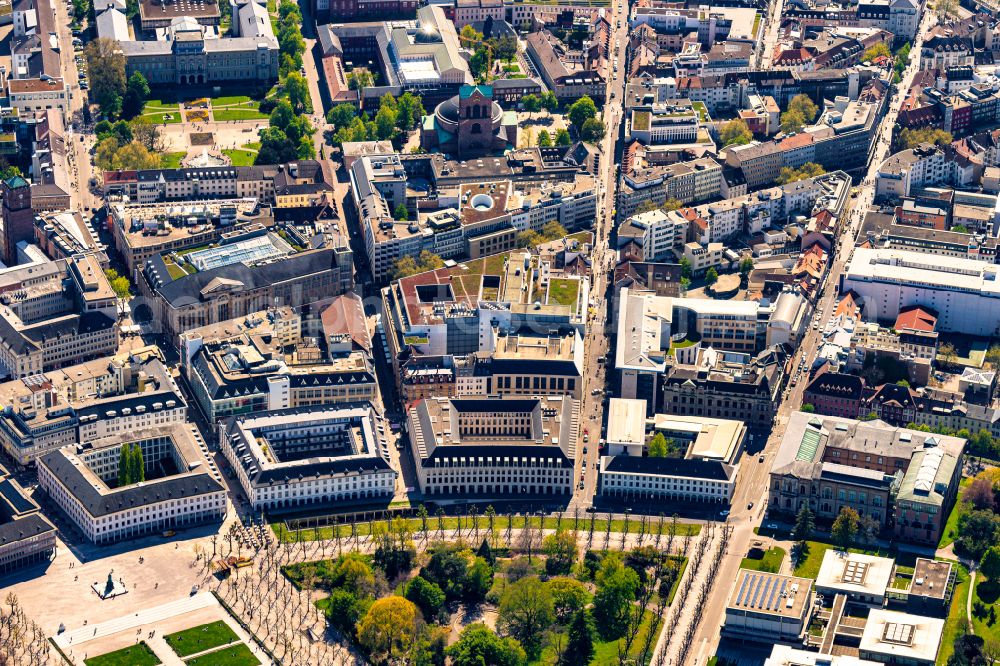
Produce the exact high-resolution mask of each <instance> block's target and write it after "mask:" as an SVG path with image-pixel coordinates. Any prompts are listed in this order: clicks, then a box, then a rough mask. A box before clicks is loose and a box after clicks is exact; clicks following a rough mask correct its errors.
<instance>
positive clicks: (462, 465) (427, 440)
mask: <svg viewBox="0 0 1000 666" xmlns="http://www.w3.org/2000/svg"><path fill="white" fill-rule="evenodd" d="M577 410H578V403H577V401H575V400H573V399H572V398H568V397H564V396H545V397H539V398H499V399H476V398H454V399H448V398H427V399H425V400H422V401H421V402H420V403H418V404H417V405H416V406H414V407H411V408H410V410H409V413H408V415H407V422H406V428H407V431H408V433H409V436H410V446H411V451H412V453H413V459H414V461H415V462H416V465H417V478H418V480H419V482H420V490H421V491H422V492H423V493H424V495H426V496H429V497H432V498H433V497H439V496H455V495H458V496H469V495H483V494H486V495H493V496H502V497H509V496H512V495H521V496H539V495H541V496H550V497H551V496H554V495H557V496H563V497H568V496H569V495H570V494H571V493H572V491H573V458H574V446H575V442H576V439H577V429H578V423H577V420H578V413H577Z"/></svg>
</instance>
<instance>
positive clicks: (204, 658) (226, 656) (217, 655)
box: [184, 643, 260, 666]
mask: <svg viewBox="0 0 1000 666" xmlns="http://www.w3.org/2000/svg"><path fill="white" fill-rule="evenodd" d="M184 663H185V664H187V666H259V664H260V659H258V658H257V657H255V656H253V652H251V651H250V648H248V647H247V646H246V644H244V643H240V644H239V645H233V646H231V647H224V648H222V649H221V650H216V651H215V652H209V653H208V654H203V655H201V656H200V657H195V658H194V659H188V660H187V661H185V662H184Z"/></svg>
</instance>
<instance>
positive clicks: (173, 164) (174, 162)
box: [160, 151, 187, 169]
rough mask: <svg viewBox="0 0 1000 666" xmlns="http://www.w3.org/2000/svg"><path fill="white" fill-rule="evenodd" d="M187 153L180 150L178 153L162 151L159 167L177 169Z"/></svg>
mask: <svg viewBox="0 0 1000 666" xmlns="http://www.w3.org/2000/svg"><path fill="white" fill-rule="evenodd" d="M185 155H187V153H186V152H184V151H181V152H179V153H163V154H161V155H160V168H161V169H179V168H180V166H181V160H182V159H184V156H185Z"/></svg>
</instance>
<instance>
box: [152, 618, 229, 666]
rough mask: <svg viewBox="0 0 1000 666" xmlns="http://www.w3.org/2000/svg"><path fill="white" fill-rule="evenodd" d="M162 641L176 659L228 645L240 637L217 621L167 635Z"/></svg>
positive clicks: (227, 626)
mask: <svg viewBox="0 0 1000 666" xmlns="http://www.w3.org/2000/svg"><path fill="white" fill-rule="evenodd" d="M163 640H165V641H166V642H167V645H169V646H170V647H171V649H172V650H173V651H174V652H176V653H177V656H178V657H186V656H188V655H192V654H197V653H199V652H204V651H205V650H208V649H210V648H214V647H219V646H220V645H228V644H230V643H233V642H236V641H238V640H240V637H239V636H237V635H236V633H235V632H234V631H233V630H232V629H230V628H229V625H228V624H226V623H225V622H223V621H222V620H218V621H216V622H210V623H208V624H202V625H199V626H197V627H191V628H190V629H185V630H184V631H178V632H176V633H173V634H167V635H166V636H164V637H163ZM205 663H210V662H205Z"/></svg>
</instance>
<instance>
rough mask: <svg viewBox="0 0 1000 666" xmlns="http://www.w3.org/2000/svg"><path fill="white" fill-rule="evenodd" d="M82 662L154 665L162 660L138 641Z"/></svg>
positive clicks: (103, 665)
mask: <svg viewBox="0 0 1000 666" xmlns="http://www.w3.org/2000/svg"><path fill="white" fill-rule="evenodd" d="M83 663H84V664H86V666H156V665H157V664H161V663H163V662H161V661H160V660H159V659H157V657H156V655H155V654H153V651H152V650H150V649H149V646H148V645H146V644H145V643H144V642H140V643H138V644H136V645H130V646H129V647H127V648H122V649H121V650H116V651H114V652H108V653H107V654H102V655H99V656H97V657H91V658H90V659H86V660H85V661H84V662H83Z"/></svg>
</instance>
